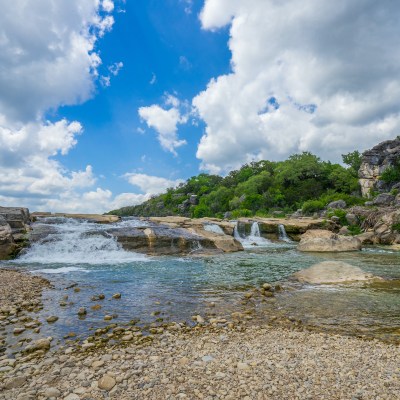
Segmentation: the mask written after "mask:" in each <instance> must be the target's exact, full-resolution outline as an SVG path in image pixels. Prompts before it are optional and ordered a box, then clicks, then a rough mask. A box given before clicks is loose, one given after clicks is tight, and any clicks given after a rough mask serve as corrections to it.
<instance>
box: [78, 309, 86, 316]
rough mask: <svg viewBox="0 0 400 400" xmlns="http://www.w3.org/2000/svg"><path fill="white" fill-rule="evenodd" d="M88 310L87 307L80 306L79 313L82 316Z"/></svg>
mask: <svg viewBox="0 0 400 400" xmlns="http://www.w3.org/2000/svg"><path fill="white" fill-rule="evenodd" d="M86 314H87V311H86V308H85V307H80V308H79V310H78V315H80V316H82V315H86Z"/></svg>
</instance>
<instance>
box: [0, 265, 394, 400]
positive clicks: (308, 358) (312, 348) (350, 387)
mask: <svg viewBox="0 0 400 400" xmlns="http://www.w3.org/2000/svg"><path fill="white" fill-rule="evenodd" d="M0 277H3V278H4V279H2V280H1V281H2V282H3V287H2V288H4V290H2V291H1V293H2V297H1V308H4V307H3V304H4V305H6V307H8V306H9V305H10V304H13V302H14V301H15V299H19V300H17V301H18V306H17V307H15V306H14V309H15V310H18V309H19V308H20V305H21V306H22V305H23V304H25V307H28V308H29V307H30V308H31V310H32V311H33V312H35V311H39V309H40V306H41V302H40V291H41V290H42V288H46V287H48V281H46V280H45V279H42V278H40V277H35V276H32V275H30V274H23V273H20V272H17V271H9V270H0ZM7 287H8V289H7ZM267 299H268V298H267ZM32 307H33V308H32ZM11 312H14V311H12V309H11ZM24 313H25V312H24V311H23V310H21V311H19V312H18V313H17V314H16V315H15V319H19V320H22V319H24V318H25V317H24V315H25V314H24ZM216 319H217V318H216ZM199 320H200V321H199V322H200V324H199V325H198V326H197V327H192V328H184V327H179V325H176V328H175V329H164V330H161V331H159V333H157V334H154V335H150V336H147V337H145V338H141V339H140V340H136V339H135V338H131V339H130V340H122V341H121V342H116V343H115V344H109V345H107V346H104V347H102V346H99V347H97V346H94V347H93V346H90V345H88V346H82V347H81V346H80V345H78V344H73V343H72V342H71V343H69V344H68V345H66V346H64V347H59V348H57V349H56V350H55V351H53V346H51V350H49V351H47V350H48V348H47V345H48V346H49V347H50V343H51V342H52V340H51V339H49V338H47V339H45V338H44V340H43V341H42V345H43V348H40V349H39V348H38V349H37V350H38V351H36V352H27V353H25V354H24V355H23V356H22V357H19V358H18V359H17V360H15V359H13V358H12V356H10V355H4V356H0V399H4V400H5V399H7V400H9V399H18V400H22V399H50V398H57V399H67V400H79V399H104V398H105V397H107V396H109V397H110V398H115V399H178V398H190V399H192V398H199V399H215V398H221V399H237V398H244V399H245V398H247V399H282V398H289V399H316V398H318V399H324V398H325V399H344V398H349V399H350V398H355V399H392V398H397V397H398V395H399V393H400V379H399V378H400V369H399V367H398V359H399V357H400V348H399V346H398V345H393V344H387V343H383V342H380V341H378V340H370V341H366V340H361V339H358V338H354V337H353V338H351V337H346V336H340V335H335V334H326V333H318V332H309V331H306V330H303V329H304V327H302V326H299V325H297V324H295V323H294V324H290V321H287V322H288V323H289V325H292V326H291V327H290V328H289V327H287V326H289V325H287V326H283V327H282V326H278V325H277V324H275V323H274V324H273V320H272V318H271V319H266V320H265V321H264V323H259V324H257V325H252V324H251V323H250V321H249V323H246V321H243V322H242V323H240V324H238V325H236V324H235V325H229V324H222V325H223V326H218V324H214V325H211V326H210V325H208V326H202V324H201V322H202V321H201V317H200V318H199ZM245 320H246V319H245ZM2 322H4V320H3V321H2ZM78 323H79V322H78ZM272 324H273V325H272ZM215 325H217V326H215ZM3 329H4V326H3ZM132 331H135V328H134V327H133V328H132ZM160 332H162V333H160ZM109 333H110V334H111V331H110V332H109ZM122 334H123V335H125V336H127V334H128V335H129V333H128V332H127V331H125V333H122ZM114 336H115V335H114ZM131 336H132V334H131ZM44 342H46V343H44ZM89 344H90V343H89ZM29 345H32V343H28V347H29Z"/></svg>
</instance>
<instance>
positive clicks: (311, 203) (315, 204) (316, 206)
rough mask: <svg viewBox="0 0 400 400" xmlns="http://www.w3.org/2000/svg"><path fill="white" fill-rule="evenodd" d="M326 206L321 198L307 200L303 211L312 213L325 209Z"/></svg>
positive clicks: (308, 213) (307, 213)
mask: <svg viewBox="0 0 400 400" xmlns="http://www.w3.org/2000/svg"><path fill="white" fill-rule="evenodd" d="M324 207H325V204H324V203H323V202H322V201H321V200H307V201H306V202H304V204H303V208H302V212H303V214H306V215H310V214H314V213H315V212H318V211H321V210H323V209H324Z"/></svg>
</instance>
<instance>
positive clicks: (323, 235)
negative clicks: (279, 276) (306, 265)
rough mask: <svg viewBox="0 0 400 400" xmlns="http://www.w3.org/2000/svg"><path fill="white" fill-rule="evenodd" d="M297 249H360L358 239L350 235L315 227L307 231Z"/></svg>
mask: <svg viewBox="0 0 400 400" xmlns="http://www.w3.org/2000/svg"><path fill="white" fill-rule="evenodd" d="M297 250H299V251H309V252H345V251H359V250H361V241H360V239H358V238H356V237H352V236H341V235H337V234H335V233H333V232H330V231H326V230H322V229H315V230H311V231H307V232H306V233H305V234H304V235H303V236H302V237H301V240H300V243H299V245H298V246H297Z"/></svg>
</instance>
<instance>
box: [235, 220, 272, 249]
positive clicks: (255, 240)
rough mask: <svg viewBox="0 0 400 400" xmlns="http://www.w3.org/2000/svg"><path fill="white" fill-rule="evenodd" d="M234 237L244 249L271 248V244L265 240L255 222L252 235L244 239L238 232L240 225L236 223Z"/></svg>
mask: <svg viewBox="0 0 400 400" xmlns="http://www.w3.org/2000/svg"><path fill="white" fill-rule="evenodd" d="M233 236H234V238H235V239H236V240H238V241H239V242H240V243H242V246H243V247H244V248H252V247H257V246H269V245H270V244H271V242H270V241H269V240H268V239H264V238H263V237H261V234H260V227H259V226H258V222H253V224H252V225H251V230H250V235H249V236H245V237H242V236H241V235H240V233H239V230H238V224H237V223H236V225H235V228H234V230H233Z"/></svg>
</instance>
